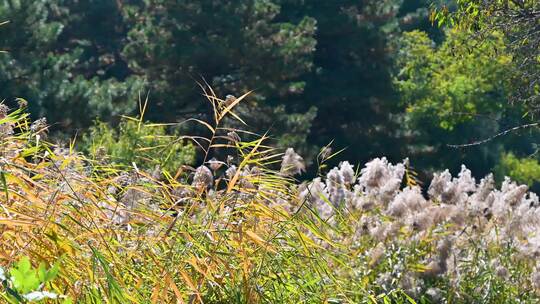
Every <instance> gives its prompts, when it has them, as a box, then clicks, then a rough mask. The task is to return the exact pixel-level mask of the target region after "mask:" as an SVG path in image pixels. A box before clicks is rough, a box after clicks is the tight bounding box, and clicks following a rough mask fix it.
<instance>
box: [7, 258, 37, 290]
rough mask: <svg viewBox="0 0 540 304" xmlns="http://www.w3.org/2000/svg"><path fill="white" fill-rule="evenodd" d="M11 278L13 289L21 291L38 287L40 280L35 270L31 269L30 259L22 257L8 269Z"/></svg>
mask: <svg viewBox="0 0 540 304" xmlns="http://www.w3.org/2000/svg"><path fill="white" fill-rule="evenodd" d="M10 273H11V280H12V282H13V286H14V287H15V289H16V290H17V291H19V292H21V293H28V292H30V291H32V290H36V289H37V288H38V287H39V284H40V281H39V278H38V276H37V274H36V271H35V270H34V269H32V264H30V259H28V257H26V256H25V257H23V258H21V259H20V260H19V262H17V264H16V265H15V267H13V268H11V269H10Z"/></svg>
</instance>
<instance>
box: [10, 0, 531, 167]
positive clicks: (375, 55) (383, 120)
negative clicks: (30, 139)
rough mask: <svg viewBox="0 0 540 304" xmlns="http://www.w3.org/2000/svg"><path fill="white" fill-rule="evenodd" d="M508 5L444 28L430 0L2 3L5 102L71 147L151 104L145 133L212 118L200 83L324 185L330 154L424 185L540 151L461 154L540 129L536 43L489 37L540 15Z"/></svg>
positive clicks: (456, 16) (524, 140) (518, 143)
mask: <svg viewBox="0 0 540 304" xmlns="http://www.w3.org/2000/svg"><path fill="white" fill-rule="evenodd" d="M499 2H500V1H487V2H482V1H480V2H479V1H473V0H471V1H457V2H456V3H454V2H452V1H439V2H437V5H438V6H436V8H441V9H439V10H436V11H434V12H433V14H431V19H432V20H433V21H436V22H435V23H436V24H435V26H433V25H432V24H431V23H430V20H429V19H430V18H429V16H430V5H432V3H431V2H430V1H425V0H406V1H403V0H384V1H374V0H368V1H362V2H359V1H312V0H303V1H298V0H240V1H238V0H236V1H213V0H200V1H164V0H144V1H143V0H122V1H120V0H119V1H97V0H11V1H8V0H4V1H0V21H9V22H8V23H7V24H4V25H3V26H2V27H0V37H1V38H0V47H2V48H3V49H4V50H6V53H2V54H0V96H2V97H3V98H6V102H7V104H8V105H13V104H14V100H15V98H16V97H24V98H25V99H27V100H29V109H30V110H31V112H32V115H33V116H34V117H36V118H37V117H40V116H46V117H47V118H48V121H49V122H51V123H52V125H51V130H52V131H57V132H56V133H53V134H57V135H58V134H60V133H63V134H64V135H68V136H72V135H74V134H76V133H80V131H79V130H82V131H84V130H86V129H87V128H88V127H90V126H91V125H92V123H93V121H94V120H95V119H96V118H98V119H99V120H100V121H103V122H105V123H107V124H109V125H111V126H115V125H117V124H118V123H119V119H118V117H119V115H120V114H126V115H132V114H134V112H135V111H137V97H138V96H139V95H140V94H146V93H149V99H150V103H149V106H148V109H147V112H146V116H145V117H146V119H148V120H150V121H153V122H158V123H163V122H165V123H177V122H181V121H183V120H185V119H187V118H189V117H197V118H202V119H207V118H209V115H210V113H211V109H210V107H209V106H208V104H205V103H202V102H200V99H199V97H200V93H201V90H200V86H199V84H208V85H210V86H211V87H212V88H213V89H214V90H215V92H216V94H217V95H219V96H227V95H231V100H233V99H234V96H233V95H236V96H238V95H241V94H243V93H245V92H247V91H248V90H254V91H253V93H252V94H251V95H250V97H249V98H248V99H247V100H246V101H245V102H242V103H241V104H240V105H239V107H238V108H237V112H238V113H239V115H241V116H242V117H243V118H244V120H245V121H246V122H247V124H248V125H249V126H250V128H252V129H253V130H254V131H256V132H258V133H259V134H262V133H264V132H266V131H270V133H271V134H273V136H274V140H275V143H276V144H277V145H278V146H280V147H294V148H295V149H296V150H297V151H299V152H300V153H301V154H302V155H303V156H304V157H305V158H306V159H307V160H308V164H311V166H310V167H309V168H311V170H310V172H309V173H310V174H311V173H314V171H315V170H314V168H315V166H314V164H315V161H314V160H315V155H316V153H317V151H318V150H319V148H321V147H323V146H325V145H326V144H328V143H329V142H333V147H334V148H335V149H341V148H346V149H345V151H343V152H342V153H341V157H342V158H344V159H349V160H351V161H358V162H363V161H367V160H369V159H371V158H373V157H376V156H379V155H386V156H388V157H389V158H390V159H393V160H399V159H403V158H405V157H409V158H410V159H411V162H412V163H413V164H414V165H415V167H416V168H417V169H418V170H419V171H420V173H422V174H424V175H425V176H428V175H429V174H431V172H432V171H433V170H434V169H440V168H443V167H449V168H451V169H452V170H457V169H458V168H459V165H460V164H461V163H466V164H467V165H468V166H470V167H471V168H473V169H474V172H476V174H484V173H486V172H488V171H490V170H491V169H493V168H494V166H496V165H497V164H498V163H499V162H500V158H501V155H502V153H504V152H514V153H515V154H516V155H519V156H520V157H521V156H525V155H530V154H533V153H534V152H535V147H534V146H533V143H535V142H537V137H538V136H537V134H536V132H533V131H532V129H530V130H528V131H530V132H528V133H527V135H526V136H517V137H516V136H505V137H501V138H497V139H496V140H493V141H489V142H488V143H486V144H485V145H481V146H473V147H468V148H463V149H455V148H449V147H448V145H449V144H458V145H459V144H470V143H474V142H477V141H480V140H482V139H485V138H489V137H491V136H494V135H495V134H498V133H499V132H503V131H504V130H506V129H508V128H511V127H515V126H517V125H520V124H523V123H529V122H531V121H534V120H535V117H536V116H534V115H536V114H534V113H535V111H534V107H531V106H521V105H519V103H514V106H511V105H510V103H509V100H510V101H511V100H515V96H517V95H516V94H515V93H516V92H521V91H522V89H523V88H524V85H525V84H532V87H531V88H532V89H531V90H532V91H530V90H529V91H530V92H529V94H528V95H527V96H529V97H531V96H533V97H534V94H532V93H534V92H535V90H537V84H536V86H535V84H534V83H535V82H531V81H529V80H531V79H533V78H534V77H533V76H534V74H533V72H534V70H535V69H537V66H538V64H536V63H537V62H534V60H533V61H529V62H530V64H526V65H525V66H523V64H522V63H523V60H525V59H526V58H533V59H534V58H535V57H534V56H535V55H534V54H536V53H535V51H537V50H536V49H534V48H531V44H530V43H529V42H528V43H527V44H523V43H522V44H520V45H521V46H522V47H519V48H518V47H516V43H513V42H512V41H516V40H515V39H514V40H512V39H510V38H511V37H514V36H511V34H519V33H529V29H527V30H525V29H524V26H525V25H524V24H525V23H523V24H519V25H516V26H514V27H512V29H511V30H508V31H506V30H505V28H493V27H489V26H490V25H493V24H495V23H496V21H505V22H510V21H511V20H512V19H511V18H512V16H513V15H512V14H514V13H515V12H529V13H530V12H532V14H533V15H534V14H536V13H535V12H536V11H535V8H536V6H535V3H534V1H533V2H530V1H525V2H524V6H523V7H521V8H520V7H519V6H516V4H515V3H514V4H511V5H510V6H509V7H508V10H507V11H505V10H504V7H503V6H501V5H499V4H500V3H499ZM444 8H448V9H444ZM490 12H491V13H493V14H494V17H492V18H490ZM505 14H506V15H505ZM509 20H510V21H509ZM524 22H525V21H524ZM527 22H529V21H527ZM437 25H440V26H443V28H438V27H436V26H437ZM445 25H447V26H449V27H452V26H455V27H456V28H455V29H453V30H449V29H447V28H444V26H445ZM480 29H489V31H487V30H486V31H485V33H484V34H483V35H481V38H482V39H481V40H479V39H477V38H478V37H479V36H478V35H477V34H478V31H479V30H480ZM475 35H477V36H475ZM520 37H521V36H520ZM518 40H519V39H518ZM518 59H519V60H518ZM535 60H536V61H537V58H536V59H535ZM524 67H526V69H524ZM519 71H529V72H528V73H529V74H527V75H528V76H527V75H522V74H519V73H517V72H519ZM520 75H521V76H520ZM531 92H532V93H531ZM512 98H514V99H512ZM532 104H533V103H528V105H532ZM533 114H534V115H533ZM225 123H226V126H228V127H239V122H238V121H236V120H228V121H226V122H225ZM103 126H104V125H101V127H96V128H102V129H101V131H102V132H106V131H105V129H103ZM124 127H125V126H124ZM124 127H122V128H124ZM95 131H96V129H95V128H94V131H92V132H94V133H95ZM185 131H193V129H184V130H183V132H185ZM517 133H519V134H518V135H521V134H523V132H517ZM513 135H515V134H513ZM84 149H87V148H84ZM109 152H111V151H109ZM115 157H117V156H115ZM128 159H131V158H129V157H128ZM175 165H176V164H175ZM170 166H173V165H172V164H170ZM171 170H173V169H172V168H171ZM173 171H174V170H173Z"/></svg>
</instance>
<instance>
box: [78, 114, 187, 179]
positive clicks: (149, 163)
mask: <svg viewBox="0 0 540 304" xmlns="http://www.w3.org/2000/svg"><path fill="white" fill-rule="evenodd" d="M80 148H81V150H82V151H84V152H86V153H87V154H88V155H89V156H90V157H91V158H92V159H94V160H104V158H108V159H106V160H107V161H109V162H112V163H114V164H119V165H124V166H132V164H133V163H135V164H136V165H137V166H138V167H139V168H141V169H145V170H151V169H154V168H156V167H157V166H158V167H159V168H161V169H164V170H166V171H168V172H172V173H173V174H174V173H176V171H177V170H178V169H179V168H180V166H182V165H189V164H192V163H193V162H194V161H195V149H194V147H193V145H191V144H189V143H186V142H185V140H183V139H182V137H181V136H179V135H175V134H174V133H172V134H169V133H168V130H167V127H166V125H164V124H151V123H143V122H142V121H141V120H137V119H134V118H131V117H123V118H122V119H121V121H120V124H119V125H118V127H117V128H112V127H110V126H109V124H107V123H105V122H100V121H97V122H96V124H95V125H94V126H92V127H91V128H90V130H89V131H88V132H87V133H86V134H85V135H84V136H83V138H82V142H81V144H80Z"/></svg>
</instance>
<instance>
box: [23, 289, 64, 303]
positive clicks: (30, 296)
mask: <svg viewBox="0 0 540 304" xmlns="http://www.w3.org/2000/svg"><path fill="white" fill-rule="evenodd" d="M23 297H24V298H25V299H27V300H28V301H41V300H43V299H56V298H58V295H57V294H55V293H52V292H48V291H32V292H30V293H27V294H25V295H23Z"/></svg>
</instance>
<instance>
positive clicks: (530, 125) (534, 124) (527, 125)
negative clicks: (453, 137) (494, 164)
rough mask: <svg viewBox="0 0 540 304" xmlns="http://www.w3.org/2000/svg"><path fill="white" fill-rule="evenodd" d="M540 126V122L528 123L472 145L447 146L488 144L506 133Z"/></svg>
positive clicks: (465, 146)
mask: <svg viewBox="0 0 540 304" xmlns="http://www.w3.org/2000/svg"><path fill="white" fill-rule="evenodd" d="M539 125H540V122H535V123H530V124H525V125H520V126H517V127H513V128H510V129H508V130H505V131H503V132H500V133H497V134H495V135H493V136H491V137H488V138H486V139H483V140H479V141H475V142H473V143H470V144H461V145H451V144H448V145H447V146H448V147H450V148H467V147H473V146H478V145H481V144H485V143H487V142H490V141H492V140H494V139H495V138H497V137H501V136H504V135H507V134H508V133H512V132H514V131H518V130H521V129H527V128H533V127H538V126H539Z"/></svg>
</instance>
